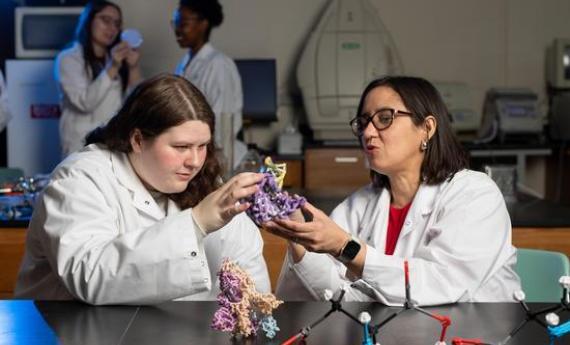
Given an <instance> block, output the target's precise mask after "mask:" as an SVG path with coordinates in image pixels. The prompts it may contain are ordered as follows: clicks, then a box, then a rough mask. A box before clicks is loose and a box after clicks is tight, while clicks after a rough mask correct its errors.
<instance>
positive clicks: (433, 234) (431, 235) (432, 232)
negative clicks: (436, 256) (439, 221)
mask: <svg viewBox="0 0 570 345" xmlns="http://www.w3.org/2000/svg"><path fill="white" fill-rule="evenodd" d="M440 234H441V229H440V228H438V227H430V228H429V229H428V231H427V234H426V237H425V245H426V246H427V245H428V244H430V243H431V241H432V240H433V239H435V238H437V237H438V236H439V235H440Z"/></svg>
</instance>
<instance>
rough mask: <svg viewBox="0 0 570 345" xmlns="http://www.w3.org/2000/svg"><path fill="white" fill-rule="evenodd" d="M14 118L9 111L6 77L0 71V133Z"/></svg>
mask: <svg viewBox="0 0 570 345" xmlns="http://www.w3.org/2000/svg"><path fill="white" fill-rule="evenodd" d="M11 118H12V116H11V115H10V110H9V109H8V90H7V89H6V84H5V83H4V76H3V75H2V71H0V132H1V131H3V130H4V128H6V125H7V124H8V121H10V119H11Z"/></svg>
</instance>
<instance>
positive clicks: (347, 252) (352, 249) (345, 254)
mask: <svg viewBox="0 0 570 345" xmlns="http://www.w3.org/2000/svg"><path fill="white" fill-rule="evenodd" d="M360 248H361V246H360V242H358V238H356V237H354V236H352V238H351V239H350V240H349V241H348V242H346V244H345V245H344V247H343V248H342V249H341V250H340V255H339V256H338V257H337V259H338V261H340V262H342V263H343V264H347V263H349V262H351V261H352V260H354V258H355V257H356V255H358V252H360Z"/></svg>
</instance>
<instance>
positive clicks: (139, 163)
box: [15, 75, 270, 305]
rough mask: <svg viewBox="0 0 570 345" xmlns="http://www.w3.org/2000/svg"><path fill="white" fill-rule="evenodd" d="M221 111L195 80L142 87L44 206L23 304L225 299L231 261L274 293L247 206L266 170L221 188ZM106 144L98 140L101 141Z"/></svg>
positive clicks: (50, 189)
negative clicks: (224, 270) (223, 283)
mask: <svg viewBox="0 0 570 345" xmlns="http://www.w3.org/2000/svg"><path fill="white" fill-rule="evenodd" d="M213 133H214V114H213V112H212V110H211V108H210V106H209V105H208V103H207V101H206V99H205V98H204V96H203V95H202V94H201V93H200V91H199V90H198V89H197V88H196V87H194V86H193V85H192V84H191V83H190V82H188V81H187V80H185V79H184V78H181V77H177V76H173V75H160V76H157V77H154V78H151V79H149V80H147V81H144V82H142V83H141V84H140V85H139V86H138V87H137V88H136V89H135V90H134V91H133V92H132V93H131V94H130V95H129V96H128V97H127V99H126V101H125V104H124V105H123V107H122V108H121V109H120V110H119V112H118V114H117V115H116V116H115V117H113V118H112V119H111V120H110V121H109V122H108V124H107V126H106V127H104V129H102V130H99V131H98V132H97V134H96V135H92V136H90V140H94V141H95V142H96V143H93V144H90V145H88V146H86V147H85V148H84V149H83V150H81V151H79V152H76V153H74V154H72V155H70V156H69V157H67V158H66V159H65V160H64V161H63V162H62V163H60V165H59V166H58V167H57V168H56V169H55V170H54V172H53V173H52V177H51V181H50V182H49V184H48V185H47V187H46V188H45V189H44V191H43V192H42V194H41V196H40V197H39V199H38V200H37V202H36V206H35V208H34V213H33V216H32V219H31V221H30V225H29V228H28V235H27V240H26V251H25V255H24V259H23V262H22V266H21V268H20V272H19V276H18V281H17V285H16V289H15V296H16V298H30V299H42V300H61V299H79V300H81V301H84V302H86V303H90V304H95V305H100V304H150V303H159V302H163V301H168V300H173V299H193V300H202V299H215V298H216V296H217V294H218V293H219V291H220V290H219V281H218V277H217V274H216V273H217V272H218V270H219V269H220V267H221V264H222V260H223V259H224V258H226V257H227V258H230V259H231V260H233V261H235V262H236V263H237V264H238V265H240V266H241V267H242V268H243V269H245V270H246V271H247V272H249V274H250V275H251V276H252V278H253V280H254V282H255V284H256V287H257V289H258V290H259V291H261V292H269V291H270V283H269V277H268V273H267V267H266V265H265V261H264V259H263V255H262V250H263V241H262V239H261V235H260V233H259V229H258V228H257V226H256V225H255V224H254V223H253V222H252V221H251V220H250V219H249V217H247V215H246V214H245V213H244V212H243V211H245V210H246V209H247V208H248V207H249V206H250V204H249V203H240V202H239V201H240V200H242V199H243V198H246V197H248V196H250V195H252V194H254V193H255V192H256V191H257V189H258V187H257V183H258V182H260V181H261V180H262V179H263V174H257V173H243V174H238V175H236V176H234V177H233V178H231V179H230V180H229V181H228V182H227V183H225V184H223V185H222V184H221V183H220V181H221V179H220V177H219V174H220V165H219V163H218V160H217V158H216V155H215V154H214V152H215V151H214V150H215V149H214V142H213V140H212V136H213ZM97 142H98V143H97Z"/></svg>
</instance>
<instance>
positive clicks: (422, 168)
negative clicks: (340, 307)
mask: <svg viewBox="0 0 570 345" xmlns="http://www.w3.org/2000/svg"><path fill="white" fill-rule="evenodd" d="M357 114H358V116H357V117H356V118H354V119H353V120H352V121H350V126H351V128H352V131H353V132H354V134H355V135H356V136H357V137H358V138H359V140H360V144H361V147H362V149H363V150H364V153H365V155H366V158H367V160H368V163H369V166H370V170H371V180H372V183H371V184H370V185H368V186H366V187H364V188H362V189H360V190H358V191H357V192H355V193H354V194H353V195H351V196H350V197H348V198H347V199H346V200H345V201H343V202H342V203H341V204H340V205H339V206H337V207H336V209H335V210H334V211H333V212H332V214H331V216H330V218H329V217H327V216H326V215H325V214H324V213H323V212H322V211H320V210H318V209H316V208H315V207H314V206H312V205H311V204H309V203H307V204H306V206H304V211H305V212H306V213H308V214H309V215H310V216H311V217H310V218H312V220H310V221H307V222H303V219H302V217H300V215H297V216H296V217H295V218H296V221H295V220H274V221H271V222H268V223H267V224H265V228H267V229H269V230H270V231H271V232H273V233H275V234H277V235H280V236H282V237H284V238H286V239H288V240H289V248H288V255H287V259H286V262H285V263H284V266H283V269H282V272H281V277H280V280H279V284H278V288H277V293H278V295H279V296H280V297H282V298H284V299H289V300H295V299H312V298H315V299H318V298H322V296H323V292H324V290H325V289H333V290H336V289H338V288H340V287H341V286H343V285H344V284H346V283H349V284H351V286H350V287H349V288H348V290H347V294H346V298H347V299H349V300H357V301H370V300H375V301H380V302H382V303H385V304H388V305H401V304H402V303H403V302H404V299H405V288H404V260H407V261H408V263H409V272H410V284H411V296H412V298H413V303H417V304H420V305H438V304H446V303H453V302H506V301H512V300H513V299H512V297H511V296H512V294H513V292H514V291H515V290H519V289H520V281H519V278H518V276H517V275H516V273H515V271H514V265H515V262H516V249H515V248H514V247H513V246H512V244H511V223H510V219H509V214H508V212H507V209H506V206H505V202H504V200H503V197H502V195H501V192H500V191H499V189H498V188H497V186H496V185H495V184H494V182H493V181H492V180H491V179H490V178H489V177H487V176H486V175H485V174H483V173H479V172H475V171H472V170H468V169H467V166H468V158H467V155H466V153H465V152H464V150H463V149H462V147H461V145H460V143H459V142H458V140H457V139H456V137H455V136H454V134H453V132H452V129H451V125H450V121H449V114H448V111H447V109H446V107H445V105H444V103H443V101H442V99H441V96H440V95H439V93H438V92H437V90H436V89H435V88H434V86H433V85H432V84H430V83H429V82H428V81H426V80H424V79H420V78H413V77H386V78H383V79H378V80H374V81H372V82H371V83H370V84H369V85H368V86H367V87H366V89H365V90H364V93H363V94H362V97H361V100H360V104H359V106H358V113H357Z"/></svg>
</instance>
